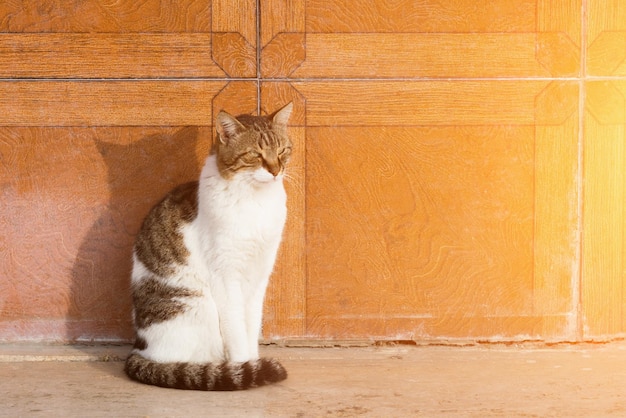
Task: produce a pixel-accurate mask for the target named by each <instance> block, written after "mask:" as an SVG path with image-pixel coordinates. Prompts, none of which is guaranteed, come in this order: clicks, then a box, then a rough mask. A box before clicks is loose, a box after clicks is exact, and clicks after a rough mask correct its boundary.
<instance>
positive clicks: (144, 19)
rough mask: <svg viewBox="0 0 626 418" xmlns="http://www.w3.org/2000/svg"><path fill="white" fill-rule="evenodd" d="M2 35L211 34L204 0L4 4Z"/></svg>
mask: <svg viewBox="0 0 626 418" xmlns="http://www.w3.org/2000/svg"><path fill="white" fill-rule="evenodd" d="M0 31H2V32H31V33H42V32H63V33H71V32H103V33H105V32H210V31H211V2H210V1H205V0H181V1H179V0H176V1H174V0H165V1H162V0H144V1H141V2H137V1H135V0H119V1H109V2H103V1H100V0H84V1H57V0H30V1H3V2H2V3H0Z"/></svg>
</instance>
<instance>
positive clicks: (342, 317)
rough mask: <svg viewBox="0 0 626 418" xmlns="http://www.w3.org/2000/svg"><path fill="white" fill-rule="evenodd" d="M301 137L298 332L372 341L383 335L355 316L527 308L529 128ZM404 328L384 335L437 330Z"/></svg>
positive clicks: (331, 132)
mask: <svg viewBox="0 0 626 418" xmlns="http://www.w3.org/2000/svg"><path fill="white" fill-rule="evenodd" d="M307 134H308V144H307V145H308V146H307V219H308V222H307V226H308V227H307V244H308V247H309V250H308V266H309V269H308V281H307V296H308V300H307V301H308V303H307V307H308V311H307V320H308V331H309V333H311V334H313V335H322V336H333V337H336V338H346V337H358V336H363V335H368V334H369V335H373V336H378V337H380V336H383V335H385V334H386V333H388V332H389V331H390V330H389V329H385V330H384V331H383V330H381V329H377V328H373V326H374V324H373V323H371V322H369V321H366V326H362V327H360V328H356V327H358V323H359V322H360V319H361V318H363V319H365V320H367V319H369V318H373V319H375V320H374V321H373V322H380V321H383V322H384V320H385V319H386V318H390V319H392V320H393V319H395V320H398V319H401V318H407V319H412V318H414V317H416V316H418V317H423V318H441V317H464V316H466V317H476V316H483V317H489V316H515V315H516V314H517V315H521V314H523V313H526V312H529V311H531V310H532V284H533V283H532V266H533V258H532V255H533V220H534V219H533V184H534V172H533V169H534V161H533V149H534V144H533V141H534V138H533V129H532V127H520V128H512V127H503V128H498V127H489V128H432V127H428V128H394V127H377V128H310V129H309V130H307ZM338 155H343V156H345V157H344V158H332V157H333V156H338ZM347 322H349V323H351V324H352V325H351V328H352V331H351V332H352V333H353V334H351V335H350V334H348V335H346V332H347V331H348V329H350V328H348V329H346V328H345V324H346V323H347ZM411 331H412V330H405V329H403V328H402V327H401V328H399V329H398V330H397V331H396V332H398V333H400V334H404V335H405V337H408V338H409V339H412V338H416V337H425V336H434V335H437V334H439V335H446V334H447V331H448V330H445V329H430V330H429V331H428V330H424V331H423V333H424V335H411V334H408V335H407V332H411ZM468 332H469V330H468ZM391 335H394V334H391ZM468 336H469V335H468ZM474 336H476V335H474ZM392 338H393V337H392Z"/></svg>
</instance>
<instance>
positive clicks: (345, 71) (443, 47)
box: [261, 0, 581, 78]
mask: <svg viewBox="0 0 626 418" xmlns="http://www.w3.org/2000/svg"><path fill="white" fill-rule="evenodd" d="M303 3H305V2H303V1H295V2H289V3H284V2H283V3H281V6H280V7H277V6H274V2H270V1H269V0H268V1H267V2H264V5H266V4H267V5H268V6H273V7H272V8H271V9H270V7H265V8H262V13H263V10H264V9H265V10H269V11H267V12H265V13H263V18H264V19H262V22H261V23H262V27H261V36H262V39H263V44H262V45H264V48H263V50H262V54H261V73H262V75H263V76H264V77H291V78H311V77H324V78H326V77H330V78H394V77H432V78H448V77H478V78H483V77H520V76H550V75H552V76H572V75H576V74H579V72H580V39H581V33H580V32H581V13H580V10H581V8H580V2H579V0H533V1H524V2H505V1H496V2H489V3H488V4H481V6H480V7H476V4H475V3H474V2H470V1H455V2H445V3H442V2H433V1H426V2H414V1H399V2H393V3H389V2H384V1H380V0H368V1H365V2H360V3H359V5H358V6H356V5H355V4H353V3H352V2H348V1H334V2H325V1H317V0H316V1H308V2H306V4H303ZM274 10H277V15H274V14H273V11H274ZM287 10H289V11H290V12H291V13H290V14H289V15H290V16H291V18H289V19H284V18H283V17H282V16H283V15H285V14H287V13H286V12H287ZM266 15H267V16H266ZM299 16H305V18H304V20H305V22H303V21H302V20H303V18H299ZM460 16H463V18H462V19H460V18H459V17H460ZM266 21H267V23H266ZM281 22H282V24H281ZM303 27H304V28H303ZM303 31H306V36H304V33H303ZM266 43H267V44H266Z"/></svg>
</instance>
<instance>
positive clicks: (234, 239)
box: [125, 103, 292, 390]
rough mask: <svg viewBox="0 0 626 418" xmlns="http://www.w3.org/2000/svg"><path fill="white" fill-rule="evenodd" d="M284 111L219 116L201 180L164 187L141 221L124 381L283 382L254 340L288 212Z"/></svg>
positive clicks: (225, 386)
mask: <svg viewBox="0 0 626 418" xmlns="http://www.w3.org/2000/svg"><path fill="white" fill-rule="evenodd" d="M291 110H292V104H291V103H289V104H288V105H286V106H285V107H283V108H282V109H280V110H278V111H276V112H275V113H274V114H272V115H270V116H250V115H241V116H238V117H233V116H231V115H229V114H228V113H226V112H223V111H222V112H220V113H219V114H218V116H217V120H216V130H217V133H218V138H217V139H218V140H217V141H216V143H215V146H214V147H213V149H212V151H211V155H209V157H208V158H207V160H206V163H205V165H204V168H203V169H202V174H201V176H200V180H199V181H197V182H192V183H187V184H184V185H182V186H179V187H177V188H176V189H174V190H173V191H171V192H170V193H169V194H168V195H167V196H166V197H165V198H164V199H163V200H162V201H161V202H160V203H158V204H157V205H156V206H155V207H154V208H152V210H151V211H150V213H149V214H148V216H147V217H146V218H145V220H144V222H143V225H142V227H141V230H140V232H139V234H138V236H137V239H136V242H135V247H134V253H133V271H132V280H131V284H132V293H133V316H134V322H135V331H136V341H135V345H134V347H133V350H132V352H131V354H130V356H129V357H128V359H127V360H126V367H125V371H126V373H127V374H128V376H130V377H131V378H132V379H135V380H137V381H140V382H143V383H147V384H151V385H157V386H163V387H170V388H179V389H195V390H239V389H248V388H252V387H257V386H262V385H265V384H268V383H273V382H279V381H281V380H284V379H286V378H287V372H286V371H285V369H284V368H283V366H282V365H281V364H280V363H279V362H278V361H277V360H275V359H271V358H259V345H258V341H259V336H260V331H261V316H262V311H263V299H264V296H265V289H266V287H267V283H268V280H269V276H270V274H271V272H272V269H273V266H274V261H275V259H276V253H277V251H278V246H279V244H280V241H281V236H282V232H283V226H284V223H285V218H286V214H287V209H286V194H285V189H284V187H283V176H284V173H285V166H286V164H287V162H288V161H289V157H290V155H291V147H292V144H291V141H290V140H289V137H288V136H287V121H288V119H289V116H290V114H291Z"/></svg>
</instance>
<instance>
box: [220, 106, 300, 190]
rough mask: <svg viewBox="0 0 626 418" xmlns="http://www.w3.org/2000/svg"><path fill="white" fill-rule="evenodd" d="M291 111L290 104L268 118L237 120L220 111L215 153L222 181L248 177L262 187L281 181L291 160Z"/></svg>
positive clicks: (255, 117) (242, 118) (250, 117)
mask: <svg viewBox="0 0 626 418" xmlns="http://www.w3.org/2000/svg"><path fill="white" fill-rule="evenodd" d="M292 109H293V105H292V103H289V104H288V105H286V106H284V107H283V108H281V109H279V110H277V111H276V112H274V113H272V114H271V115H269V116H251V115H240V116H237V117H234V116H231V115H229V114H228V113H226V112H224V111H221V112H220V113H219V114H218V115H217V119H216V121H215V126H216V130H217V136H218V137H217V141H216V143H215V148H214V152H215V154H216V158H217V167H218V170H219V172H220V174H221V175H222V177H224V178H226V179H231V178H233V177H234V176H245V177H246V178H249V179H250V180H251V181H254V182H259V183H270V182H273V181H276V180H281V179H282V176H283V174H284V172H285V167H286V165H287V162H288V161H289V157H290V156H291V146H292V144H291V141H290V140H289V137H288V136H287V121H288V120H289V116H290V115H291V110H292Z"/></svg>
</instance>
